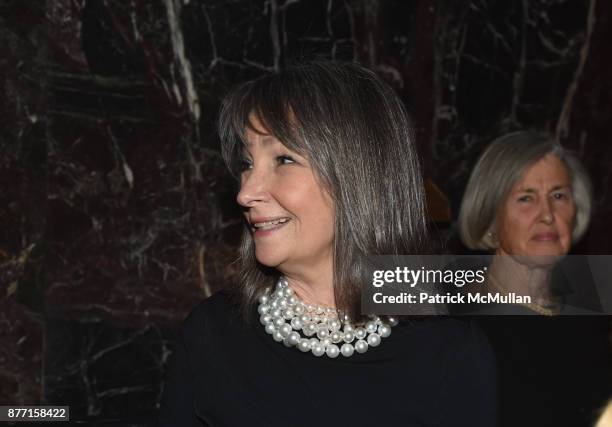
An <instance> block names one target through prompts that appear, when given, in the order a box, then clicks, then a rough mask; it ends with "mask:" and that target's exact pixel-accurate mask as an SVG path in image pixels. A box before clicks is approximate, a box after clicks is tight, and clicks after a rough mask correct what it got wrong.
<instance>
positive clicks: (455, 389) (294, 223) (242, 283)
mask: <svg viewBox="0 0 612 427" xmlns="http://www.w3.org/2000/svg"><path fill="white" fill-rule="evenodd" d="M219 129H220V136H221V140H222V152H223V155H224V158H225V160H226V163H227V165H228V166H229V168H230V170H231V171H232V172H234V174H235V175H236V177H237V179H238V184H239V191H238V195H237V198H236V200H237V202H238V204H239V205H240V207H241V209H242V212H243V214H244V220H245V221H244V224H245V227H244V234H243V240H242V245H241V247H240V255H239V259H238V261H237V263H238V266H239V268H240V277H239V278H238V283H237V284H235V285H234V286H231V287H229V288H228V290H227V291H224V292H220V293H217V294H215V295H213V296H212V297H210V298H208V299H207V300H206V301H204V302H202V303H201V304H200V305H199V306H198V307H196V308H195V310H194V311H193V312H192V313H191V315H190V316H189V317H188V318H187V320H186V321H185V324H184V326H183V330H182V333H181V335H180V338H179V340H178V343H177V347H176V350H175V353H174V356H173V361H172V362H171V367H170V370H169V372H168V375H167V381H166V384H165V388H164V393H163V398H162V403H161V408H160V409H161V414H160V425H161V426H202V425H205V426H221V425H223V426H309V427H313V426H340V425H342V426H344V425H346V426H349V425H350V426H359V425H363V426H366V425H367V426H373V425H381V426H416V425H420V426H425V425H429V426H433V425H440V426H465V425H470V426H483V427H484V426H487V427H488V426H492V425H495V424H496V414H495V404H494V401H495V372H494V370H493V366H494V362H493V359H492V357H491V352H490V348H489V347H488V344H487V342H486V341H485V340H484V337H483V335H482V334H481V333H480V332H479V330H478V329H474V327H473V324H464V323H463V322H459V321H456V320H452V319H448V318H445V319H438V320H435V319H423V320H412V321H401V320H399V319H395V318H393V317H389V316H380V317H379V316H365V315H362V314H361V310H360V302H361V286H362V276H361V273H362V269H363V261H364V259H365V258H366V257H367V256H369V255H383V254H389V255H394V254H416V253H419V252H421V251H423V250H424V248H425V247H426V245H427V240H428V238H427V230H426V217H425V208H424V205H425V203H424V191H423V183H422V178H421V173H420V168H419V164H418V161H417V155H416V151H415V148H414V144H413V139H412V131H411V126H410V124H409V121H408V116H407V114H406V112H405V110H404V107H403V105H402V103H401V101H400V100H399V99H398V98H397V96H396V95H395V94H394V93H393V91H392V90H391V89H390V88H389V87H388V86H387V85H386V84H384V83H383V82H382V81H381V80H380V79H379V78H378V77H377V76H376V75H375V74H374V73H373V72H372V71H370V70H367V69H365V68H363V67H361V66H359V65H357V64H353V63H338V62H311V63H305V64H300V65H295V66H291V67H287V68H286V69H283V70H281V71H280V72H278V73H275V74H268V75H265V76H262V77H260V78H258V79H256V80H253V81H250V82H247V83H245V84H243V85H241V86H239V87H238V88H237V89H235V90H234V91H232V92H231V93H230V94H229V95H228V96H227V97H226V99H225V101H224V104H223V107H222V110H221V116H220V126H219Z"/></svg>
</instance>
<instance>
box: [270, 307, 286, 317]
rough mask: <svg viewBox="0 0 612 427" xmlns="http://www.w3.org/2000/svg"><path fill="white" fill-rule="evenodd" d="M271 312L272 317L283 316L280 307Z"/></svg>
mask: <svg viewBox="0 0 612 427" xmlns="http://www.w3.org/2000/svg"><path fill="white" fill-rule="evenodd" d="M270 314H271V315H272V317H282V315H283V312H282V311H281V309H280V308H275V309H273V310H272V311H271V312H270Z"/></svg>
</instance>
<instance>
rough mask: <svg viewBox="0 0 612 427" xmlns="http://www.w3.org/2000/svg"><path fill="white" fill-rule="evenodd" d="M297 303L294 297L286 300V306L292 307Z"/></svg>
mask: <svg viewBox="0 0 612 427" xmlns="http://www.w3.org/2000/svg"><path fill="white" fill-rule="evenodd" d="M297 303H298V299H297V298H296V297H295V295H291V296H290V297H289V299H288V300H287V304H289V305H291V306H294V305H296V304H297Z"/></svg>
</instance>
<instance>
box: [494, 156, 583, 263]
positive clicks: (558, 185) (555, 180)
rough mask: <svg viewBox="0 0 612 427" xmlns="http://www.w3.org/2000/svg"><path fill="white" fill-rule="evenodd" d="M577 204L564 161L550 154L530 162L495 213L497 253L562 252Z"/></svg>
mask: <svg viewBox="0 0 612 427" xmlns="http://www.w3.org/2000/svg"><path fill="white" fill-rule="evenodd" d="M575 216H576V205H575V203H574V200H573V197H572V189H571V181H570V177H569V174H568V172H567V169H566V167H565V165H564V164H563V162H562V161H561V160H559V158H557V157H556V156H554V155H552V154H548V155H546V156H545V157H544V158H542V159H541V160H539V161H538V162H536V163H535V164H534V165H532V166H531V167H530V168H529V169H527V171H526V172H525V174H524V175H523V177H522V179H521V180H519V181H518V182H517V183H516V184H515V185H514V186H513V187H512V189H511V191H510V194H509V196H508V198H507V199H506V201H505V202H504V204H503V205H502V207H501V209H500V210H499V213H498V215H497V220H496V224H497V227H496V228H497V230H496V231H497V238H498V240H499V248H498V250H497V254H499V255H527V256H534V255H535V256H537V255H548V256H557V255H565V254H566V253H567V252H568V251H569V249H570V245H571V242H572V230H573V229H574V219H575Z"/></svg>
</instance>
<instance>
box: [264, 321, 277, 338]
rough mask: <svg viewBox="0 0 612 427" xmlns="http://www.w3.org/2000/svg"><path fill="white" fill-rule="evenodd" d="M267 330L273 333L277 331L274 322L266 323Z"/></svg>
mask: <svg viewBox="0 0 612 427" xmlns="http://www.w3.org/2000/svg"><path fill="white" fill-rule="evenodd" d="M266 332H267V333H268V334H270V335H272V334H273V333H274V332H276V326H274V325H273V324H272V323H268V324H267V325H266Z"/></svg>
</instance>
